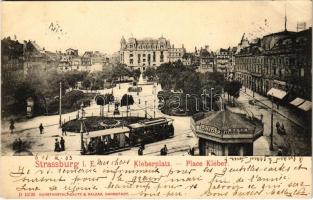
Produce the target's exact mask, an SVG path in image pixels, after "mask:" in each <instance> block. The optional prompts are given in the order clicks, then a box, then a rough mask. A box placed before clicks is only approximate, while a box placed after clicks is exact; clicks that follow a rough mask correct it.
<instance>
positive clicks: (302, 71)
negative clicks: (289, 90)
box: [300, 68, 304, 77]
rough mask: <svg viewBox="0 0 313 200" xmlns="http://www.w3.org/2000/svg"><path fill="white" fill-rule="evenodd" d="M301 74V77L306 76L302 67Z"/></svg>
mask: <svg viewBox="0 0 313 200" xmlns="http://www.w3.org/2000/svg"><path fill="white" fill-rule="evenodd" d="M300 76H301V77H304V68H301V69H300Z"/></svg>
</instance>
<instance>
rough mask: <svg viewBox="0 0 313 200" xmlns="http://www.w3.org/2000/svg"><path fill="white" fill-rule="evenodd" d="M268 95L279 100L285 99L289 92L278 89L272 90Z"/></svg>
mask: <svg viewBox="0 0 313 200" xmlns="http://www.w3.org/2000/svg"><path fill="white" fill-rule="evenodd" d="M267 95H269V96H272V97H275V98H278V99H283V98H284V97H285V96H286V95H287V92H285V91H283V90H279V89H276V88H272V89H270V90H269V91H268V92H267Z"/></svg>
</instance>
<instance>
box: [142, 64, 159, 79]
mask: <svg viewBox="0 0 313 200" xmlns="http://www.w3.org/2000/svg"><path fill="white" fill-rule="evenodd" d="M143 77H144V78H148V80H153V79H155V78H156V77H157V72H156V69H155V68H153V67H148V68H147V69H146V70H145V71H144V72H143Z"/></svg>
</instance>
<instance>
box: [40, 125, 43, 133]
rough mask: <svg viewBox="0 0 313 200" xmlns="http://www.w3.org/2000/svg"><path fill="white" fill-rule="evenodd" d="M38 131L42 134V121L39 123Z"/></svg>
mask: <svg viewBox="0 0 313 200" xmlns="http://www.w3.org/2000/svg"><path fill="white" fill-rule="evenodd" d="M39 131H40V134H43V125H42V123H40V125H39Z"/></svg>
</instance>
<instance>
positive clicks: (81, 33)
mask: <svg viewBox="0 0 313 200" xmlns="http://www.w3.org/2000/svg"><path fill="white" fill-rule="evenodd" d="M311 9H312V3H311V1H234V2H233V1H194V2H191V1H170V2H165V1H157V2H147V1H139V2H135V1H131V2H126V1H119V2H113V1H109V2H99V1H93V2H82V1H78V2H65V1H63V2H53V1H48V2H38V1H37V2H2V19H1V22H2V27H1V38H3V37H7V36H10V37H11V38H16V39H18V40H19V41H23V40H35V41H36V43H37V44H39V45H40V46H41V47H44V48H45V49H46V50H50V51H56V50H61V51H64V50H65V49H67V48H75V49H79V54H83V52H84V51H87V50H93V51H95V50H98V51H101V52H104V53H109V54H111V53H114V52H117V51H118V50H119V48H120V40H121V37H122V36H124V37H125V39H126V40H127V39H128V38H129V37H131V36H133V37H135V38H138V39H141V38H146V37H149V38H159V37H161V36H163V37H165V38H167V39H169V40H170V42H171V44H174V45H175V47H180V46H181V45H182V44H184V46H185V48H186V49H187V51H194V48H195V46H197V47H198V48H199V47H201V46H202V47H204V46H205V45H209V47H210V49H211V50H217V49H218V48H228V47H229V46H237V44H238V43H239V42H240V39H241V37H242V35H243V33H245V34H246V36H247V37H248V38H249V39H253V38H256V37H260V36H262V35H266V34H268V33H272V32H278V31H282V30H284V23H285V10H286V16H287V29H288V30H290V31H296V25H297V22H306V23H307V27H309V26H312V11H311Z"/></svg>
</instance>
